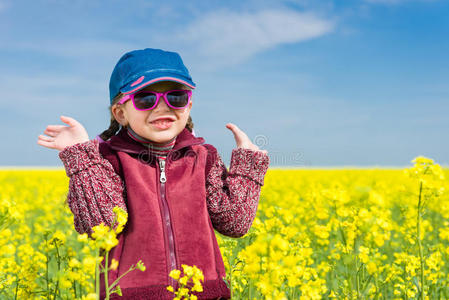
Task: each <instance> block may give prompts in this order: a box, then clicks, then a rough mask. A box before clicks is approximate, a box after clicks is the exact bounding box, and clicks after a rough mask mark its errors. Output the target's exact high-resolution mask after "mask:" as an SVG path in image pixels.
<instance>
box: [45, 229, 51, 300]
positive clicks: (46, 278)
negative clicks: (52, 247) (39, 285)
mask: <svg viewBox="0 0 449 300" xmlns="http://www.w3.org/2000/svg"><path fill="white" fill-rule="evenodd" d="M47 237H48V236H47V235H45V245H46V246H47V249H48V239H47ZM45 257H46V258H47V261H46V271H45V280H46V281H47V294H46V295H47V298H49V297H50V288H49V280H48V262H49V259H48V252H47V251H45Z"/></svg>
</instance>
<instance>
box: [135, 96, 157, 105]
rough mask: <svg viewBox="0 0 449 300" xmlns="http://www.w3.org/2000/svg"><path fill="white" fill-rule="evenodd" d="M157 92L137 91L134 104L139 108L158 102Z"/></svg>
mask: <svg viewBox="0 0 449 300" xmlns="http://www.w3.org/2000/svg"><path fill="white" fill-rule="evenodd" d="M156 98H157V96H156V94H153V93H151V92H144V93H137V94H136V95H135V96H134V105H135V106H136V108H138V109H148V108H150V107H153V106H154V104H155V103H156Z"/></svg>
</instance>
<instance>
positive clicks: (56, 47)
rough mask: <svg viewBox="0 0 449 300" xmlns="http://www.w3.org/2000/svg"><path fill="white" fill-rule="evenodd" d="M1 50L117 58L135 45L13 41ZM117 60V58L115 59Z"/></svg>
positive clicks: (101, 41) (44, 40)
mask: <svg viewBox="0 0 449 300" xmlns="http://www.w3.org/2000/svg"><path fill="white" fill-rule="evenodd" d="M2 48H3V49H12V50H27V51H33V52H41V53H46V54H52V55H56V56H59V57H65V58H86V57H101V58H109V57H119V56H120V55H121V54H122V53H124V52H127V51H130V50H133V49H135V45H132V44H128V43H123V42H119V41H112V40H91V39H76V38H74V39H72V38H70V37H68V38H67V39H64V40H62V39H59V40H46V39H41V40H39V42H36V41H26V40H25V41H21V40H15V41H10V42H6V43H4V44H3V45H2ZM117 59H118V58H117Z"/></svg>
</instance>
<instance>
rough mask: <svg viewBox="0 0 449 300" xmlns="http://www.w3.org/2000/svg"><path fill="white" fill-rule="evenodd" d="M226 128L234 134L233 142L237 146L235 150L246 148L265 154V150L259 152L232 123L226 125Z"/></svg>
mask: <svg viewBox="0 0 449 300" xmlns="http://www.w3.org/2000/svg"><path fill="white" fill-rule="evenodd" d="M226 128H228V129H229V130H231V131H232V133H233V134H234V138H235V142H236V144H237V148H247V149H252V150H256V151H260V152H262V153H265V154H267V153H268V152H267V150H260V149H259V147H257V146H256V145H254V144H253V143H252V142H251V140H250V139H249V137H248V136H247V135H246V133H244V132H243V131H242V130H241V129H240V128H238V127H237V125H234V124H232V123H228V124H226Z"/></svg>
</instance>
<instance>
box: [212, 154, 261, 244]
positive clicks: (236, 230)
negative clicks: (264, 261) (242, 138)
mask: <svg viewBox="0 0 449 300" xmlns="http://www.w3.org/2000/svg"><path fill="white" fill-rule="evenodd" d="M210 148H211V149H212V165H211V167H210V169H209V171H208V172H207V174H208V175H207V178H206V193H207V208H208V211H209V215H210V218H211V221H212V225H213V226H214V228H215V230H217V231H218V232H219V233H221V234H223V235H226V236H230V237H242V236H243V235H245V234H246V233H247V232H248V231H249V229H250V227H251V225H252V223H253V221H254V218H255V216H256V211H257V207H258V204H259V194H260V189H261V186H263V184H264V176H265V173H266V171H267V169H268V165H269V157H268V155H267V154H265V153H263V152H260V151H255V150H251V149H246V148H235V149H233V150H232V156H231V165H230V168H229V172H228V170H227V169H226V166H225V165H224V163H223V161H222V160H221V158H220V155H219V154H218V152H217V151H216V149H215V148H214V147H213V146H212V147H210Z"/></svg>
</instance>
